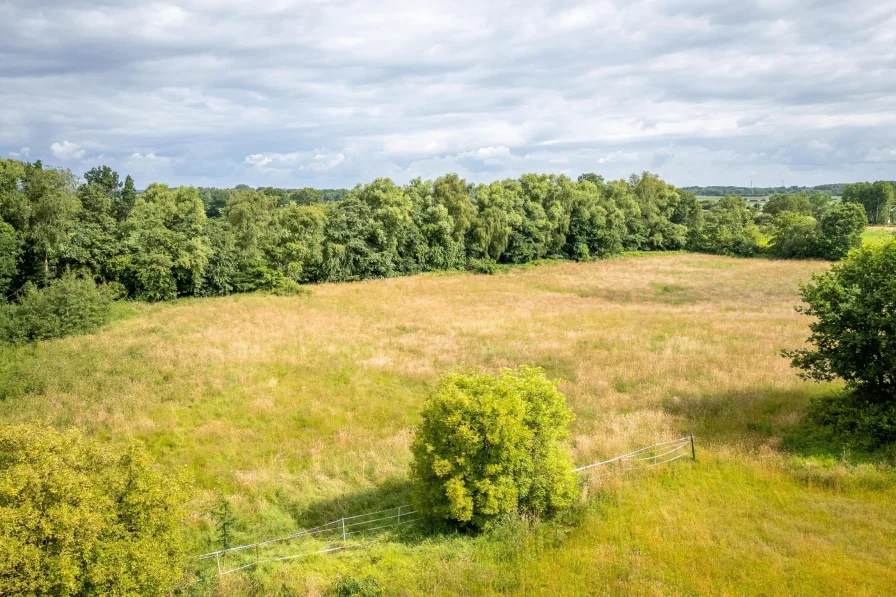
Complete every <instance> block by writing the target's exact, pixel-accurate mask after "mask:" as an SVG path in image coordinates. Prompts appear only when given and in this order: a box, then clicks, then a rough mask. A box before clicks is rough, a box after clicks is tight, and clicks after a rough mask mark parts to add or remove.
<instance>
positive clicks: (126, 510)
mask: <svg viewBox="0 0 896 597" xmlns="http://www.w3.org/2000/svg"><path fill="white" fill-rule="evenodd" d="M0 463H2V466H0V545H2V549H0V594H3V595H46V596H50V595H53V596H58V597H67V596H72V597H74V596H84V597H89V596H93V595H97V596H99V595H141V596H154V595H158V596H160V597H161V596H163V595H170V594H171V593H172V591H173V590H174V589H175V588H176V587H177V585H178V583H179V582H180V581H181V579H182V577H183V572H184V571H183V561H184V560H183V559H184V546H183V539H182V536H181V531H180V525H181V524H182V521H183V516H182V512H183V510H182V509H183V503H184V497H185V493H184V491H183V489H182V486H181V485H180V483H178V482H176V481H175V480H173V479H170V478H166V477H164V476H162V475H161V474H159V473H158V472H156V470H155V468H154V467H153V466H152V465H151V463H150V462H149V460H148V458H147V456H146V455H145V453H144V452H143V451H142V450H140V449H139V448H137V447H132V448H129V449H127V450H125V451H123V452H122V453H113V452H111V451H110V450H108V449H106V448H104V447H102V446H101V445H100V444H99V443H97V442H95V441H92V440H89V439H86V438H85V437H83V436H82V435H81V434H80V433H78V432H77V431H69V432H65V433H59V432H57V431H54V430H52V429H49V428H41V427H26V426H13V427H10V426H7V427H0Z"/></svg>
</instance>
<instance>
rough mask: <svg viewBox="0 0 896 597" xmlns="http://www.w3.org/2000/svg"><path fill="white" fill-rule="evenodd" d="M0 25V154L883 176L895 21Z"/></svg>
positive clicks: (824, 12)
mask: <svg viewBox="0 0 896 597" xmlns="http://www.w3.org/2000/svg"><path fill="white" fill-rule="evenodd" d="M0 23H2V24H0V120H2V127H0V154H3V155H12V153H13V152H20V149H21V148H22V147H23V146H27V147H31V148H32V152H31V159H38V158H42V159H45V160H46V161H49V162H53V161H54V160H59V159H63V158H58V157H55V156H54V155H53V153H52V152H51V150H50V148H51V147H52V146H54V145H55V146H58V147H60V148H63V149H59V150H57V153H60V152H61V153H60V155H66V156H69V157H68V159H69V160H70V161H72V160H74V161H77V160H81V161H84V162H90V160H91V159H97V156H99V155H101V154H102V155H104V156H105V157H104V159H105V160H106V161H107V162H108V163H109V164H110V165H112V166H114V167H117V168H119V169H121V170H122V171H132V172H134V173H138V174H139V176H140V177H141V178H142V180H138V184H145V183H147V182H149V181H151V180H157V179H158V180H164V181H166V182H170V183H174V184H179V183H195V184H216V185H231V184H236V183H238V182H246V183H249V184H253V185H267V184H282V185H286V186H298V185H305V184H314V185H318V186H328V187H330V186H351V185H353V184H354V183H355V182H357V181H359V180H369V179H371V178H373V177H375V176H380V175H389V176H393V177H395V178H397V179H399V180H407V179H408V178H410V177H411V176H415V175H418V174H419V175H427V176H433V175H438V174H441V173H444V172H446V171H450V170H457V171H458V172H460V173H461V174H463V175H464V176H467V177H469V178H470V179H472V180H477V181H484V180H490V179H493V178H496V177H500V176H515V175H517V174H519V173H521V172H526V171H551V172H561V171H567V170H568V171H570V172H572V173H577V172H579V171H599V172H602V173H604V174H605V175H606V176H611V177H615V176H623V175H626V174H628V173H630V172H632V171H636V170H641V169H644V168H654V169H660V170H661V171H662V172H661V173H662V174H663V175H664V176H665V177H667V178H668V179H670V180H671V181H673V182H675V183H678V184H697V183H705V184H710V183H716V184H721V183H726V182H729V183H731V184H735V183H741V182H743V179H744V178H748V177H749V176H750V175H751V174H754V175H756V176H760V175H763V176H764V175H767V176H768V177H770V178H772V179H777V181H778V182H780V178H781V176H784V177H785V178H787V177H790V176H792V177H794V180H793V181H792V182H794V183H805V184H816V183H821V182H830V181H831V180H837V179H841V180H854V179H865V178H873V177H875V176H877V175H881V176H889V177H890V178H892V174H891V173H890V174H889V175H886V174H885V173H884V171H885V169H886V168H887V167H889V165H890V164H892V160H890V159H888V156H889V155H890V153H888V152H889V151H890V148H892V142H891V139H892V138H893V137H894V132H896V117H894V110H893V106H892V99H891V98H892V97H893V95H894V91H896V84H894V81H896V77H894V74H896V55H894V54H893V53H892V51H891V48H892V43H893V37H892V33H891V32H892V31H894V30H896V7H894V5H893V4H892V3H889V2H884V3H881V2H874V1H871V0H858V1H855V2H850V3H849V4H848V5H847V4H846V3H843V2H833V1H809V0H805V1H795V0H793V1H787V0H785V1H782V2H768V1H761V2H741V3H720V2H713V1H710V0H673V1H671V2H669V1H665V2H664V1H661V0H642V1H635V2H622V1H619V2H557V1H551V0H543V1H539V2H532V3H525V4H523V3H518V2H509V1H503V0H499V1H496V2H489V3H481V2H473V1H472V0H458V1H456V2H451V3H449V2H445V1H440V0H431V1H423V2H416V3H410V2H398V1H391V0H389V1H386V2H383V3H376V4H371V3H365V2H360V1H353V0H332V1H327V0H315V1H290V0H280V1H277V2H273V3H268V4H264V5H258V6H254V5H250V4H246V3H243V2H238V1H237V0H228V1H226V2H212V1H210V0H191V1H183V2H177V3H174V2H169V3H164V2H163V3H143V4H134V3H124V2H113V1H111V0H102V1H98V2H97V1H90V2H87V1H84V0H69V1H66V2H63V1H61V0H59V1H55V2H54V1H46V0H38V1H28V2H26V1H25V0H12V1H11V2H6V3H4V4H2V5H0ZM66 143H68V144H70V145H65V144H66ZM812 143H815V145H810V144H812ZM72 146H74V148H72ZM497 147H505V148H507V151H506V152H500V153H498V154H495V155H491V156H489V157H488V159H481V158H480V157H477V152H479V151H480V150H482V149H484V148H497ZM823 147H829V148H830V149H822V148H823ZM321 148H326V149H321ZM76 152H83V153H81V155H80V157H79V158H76V157H75V156H74V153H76ZM315 152H319V154H320V155H326V156H331V157H330V158H329V159H327V158H326V157H321V158H318V159H317V160H313V159H312V160H311V161H310V162H309V161H308V159H307V158H308V157H309V156H313V155H318V154H315ZM320 152H322V153H320ZM135 155H139V156H141V157H140V158H135V157H134V156H135ZM254 155H259V156H281V157H280V158H279V159H278V160H276V162H277V163H276V167H271V165H272V163H273V162H270V163H268V164H265V165H264V166H266V167H259V164H257V163H252V162H247V161H246V157H247V156H254ZM147 156H155V159H152V158H148V157H147ZM282 156H296V157H295V159H288V158H284V157H282ZM336 156H341V157H340V158H339V159H337V158H336ZM622 156H624V159H622ZM162 158H164V159H162ZM263 159H264V158H261V161H263ZM312 166H314V167H312ZM324 166H326V167H324ZM757 173H758V174H757ZM757 184H758V183H757Z"/></svg>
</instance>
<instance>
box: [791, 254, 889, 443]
mask: <svg viewBox="0 0 896 597" xmlns="http://www.w3.org/2000/svg"><path fill="white" fill-rule="evenodd" d="M894 272H896V240H890V241H888V242H886V243H884V244H882V245H878V246H867V247H862V248H861V249H858V250H856V251H853V252H852V253H850V254H849V257H848V258H847V259H846V260H845V261H843V262H841V263H839V264H837V265H835V266H834V267H832V268H831V269H830V270H829V271H827V272H825V273H823V274H816V275H814V276H813V277H812V282H811V283H809V284H807V285H805V286H803V287H802V289H801V294H802V298H803V301H805V303H806V304H807V306H806V307H801V308H798V310H799V311H800V312H801V313H805V314H806V315H809V316H811V317H813V318H814V319H815V321H813V322H812V323H811V324H810V325H809V329H810V330H811V331H812V333H811V335H810V336H809V343H810V344H811V345H812V346H813V347H812V348H808V349H804V350H797V351H793V352H790V353H786V354H787V355H788V356H790V357H791V358H792V359H793V365H794V366H795V367H798V368H800V369H802V370H803V373H802V376H803V377H806V378H809V379H814V380H817V381H824V380H832V379H836V378H840V379H843V380H845V381H846V388H847V392H848V393H849V395H850V396H851V397H850V399H849V401H848V403H847V402H843V403H840V404H838V405H835V406H833V407H832V408H835V409H836V411H837V412H836V413H833V412H832V414H831V417H832V418H829V419H828V422H829V423H830V422H833V421H834V420H835V419H836V421H837V425H838V426H839V427H841V428H845V427H844V426H846V427H848V423H847V422H846V421H845V419H844V417H846V416H851V417H853V418H855V419H856V421H855V428H856V429H868V423H869V421H868V420H865V421H864V422H862V421H860V420H859V419H860V418H861V416H862V413H863V412H864V413H872V412H876V413H878V415H880V416H884V415H883V413H886V412H891V411H892V409H893V408H894V407H896V333H894V332H896V276H894ZM848 413H852V414H851V415H850V414H848ZM875 416H877V415H875ZM890 416H892V415H890ZM872 418H874V417H872ZM878 418H879V417H878ZM875 433H877V432H875ZM881 433H883V434H884V435H885V434H886V433H892V431H887V430H886V429H885V428H884V429H883V430H882V431H881Z"/></svg>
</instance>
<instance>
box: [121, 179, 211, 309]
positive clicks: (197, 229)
mask: <svg viewBox="0 0 896 597" xmlns="http://www.w3.org/2000/svg"><path fill="white" fill-rule="evenodd" d="M205 223H206V217H205V209H204V206H203V205H202V200H201V199H200V198H199V192H198V191H197V190H196V189H195V188H193V187H178V188H174V189H170V188H168V186H167V185H159V184H153V185H150V186H149V187H148V188H147V189H146V191H145V192H144V193H143V194H142V195H141V196H140V197H138V198H137V203H136V204H135V205H134V209H133V210H131V213H130V215H129V216H128V219H127V220H126V221H125V222H124V224H123V225H122V231H123V234H124V242H125V248H126V250H127V251H128V258H127V264H126V269H127V272H126V275H127V283H128V285H129V288H130V290H131V293H132V294H133V295H134V296H135V297H137V298H139V299H141V300H147V301H162V300H171V299H174V298H176V297H178V296H182V295H192V294H197V293H198V292H199V291H200V289H201V287H202V281H203V275H204V272H205V268H206V267H207V266H208V261H209V256H210V252H211V249H210V246H209V241H208V238H207V237H206V236H205V235H204V232H205Z"/></svg>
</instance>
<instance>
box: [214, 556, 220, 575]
mask: <svg viewBox="0 0 896 597" xmlns="http://www.w3.org/2000/svg"><path fill="white" fill-rule="evenodd" d="M215 562H217V563H218V576H221V554H219V553H216V554H215Z"/></svg>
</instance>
